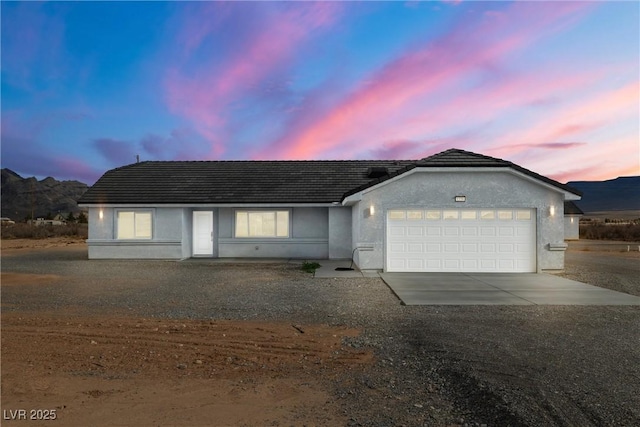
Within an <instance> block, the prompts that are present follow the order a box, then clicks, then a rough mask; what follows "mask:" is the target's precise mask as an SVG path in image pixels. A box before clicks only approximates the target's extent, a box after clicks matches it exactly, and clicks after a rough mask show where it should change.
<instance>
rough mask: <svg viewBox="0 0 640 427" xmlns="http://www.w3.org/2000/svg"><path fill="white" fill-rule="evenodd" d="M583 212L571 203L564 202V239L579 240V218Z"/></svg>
mask: <svg viewBox="0 0 640 427" xmlns="http://www.w3.org/2000/svg"><path fill="white" fill-rule="evenodd" d="M582 215H584V212H582V209H580V208H579V207H578V205H576V204H575V203H573V202H564V239H565V240H578V239H580V218H582Z"/></svg>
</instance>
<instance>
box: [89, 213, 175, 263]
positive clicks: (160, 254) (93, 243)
mask: <svg viewBox="0 0 640 427" xmlns="http://www.w3.org/2000/svg"><path fill="white" fill-rule="evenodd" d="M100 211H102V218H100ZM118 211H151V214H152V238H151V239H127V240H118V239H116V230H117V224H116V218H117V212H118ZM182 230H183V209H181V208H157V207H152V208H147V207H144V208H141V207H135V208H133V207H109V208H89V239H88V240H87V245H88V255H89V258H90V259H113V258H125V259H127V258H129V259H181V258H182V257H183V247H182Z"/></svg>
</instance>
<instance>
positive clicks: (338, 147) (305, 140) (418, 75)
mask: <svg viewBox="0 0 640 427" xmlns="http://www.w3.org/2000/svg"><path fill="white" fill-rule="evenodd" d="M582 8H584V5H577V4H565V3H563V4H555V3H554V4H552V5H547V4H539V3H537V4H535V7H533V6H531V5H530V4H529V3H516V4H513V5H512V6H511V7H510V9H509V10H508V12H507V13H497V14H487V15H485V17H484V19H483V20H481V21H480V23H476V22H474V21H470V22H467V21H465V22H463V23H461V24H460V25H458V26H457V27H456V28H454V29H453V30H452V31H450V33H449V34H448V35H446V36H445V37H443V38H441V39H440V40H438V41H436V42H435V43H433V44H430V45H428V46H425V47H421V48H418V49H415V50H413V51H410V52H407V53H405V54H404V55H401V56H400V57H398V58H397V59H396V60H394V61H392V62H390V63H388V64H387V65H386V66H385V67H383V68H382V69H380V70H379V71H377V72H375V73H374V74H373V75H372V76H371V78H369V79H368V80H367V81H366V82H364V83H363V84H361V85H360V86H359V87H358V88H357V89H356V90H354V91H353V92H352V93H351V94H350V95H348V96H347V97H345V98H344V99H343V100H342V101H341V102H339V103H338V104H337V105H335V106H334V107H333V108H332V109H330V110H329V111H327V112H326V113H325V114H324V115H322V116H320V117H317V118H315V120H307V122H309V124H308V125H307V126H305V127H303V128H300V129H295V130H294V131H293V132H290V133H288V134H286V135H284V136H283V137H282V138H281V139H279V140H278V141H276V142H274V143H273V144H271V145H270V146H269V147H267V148H266V149H265V150H263V151H262V152H260V153H258V155H257V157H259V158H290V159H304V158H317V157H319V156H321V155H326V154H328V153H329V154H333V153H335V152H340V153H343V154H344V155H347V156H348V155H349V154H351V153H354V152H356V151H359V150H360V148H359V147H358V144H360V143H362V142H363V141H366V143H367V144H370V143H371V142H372V140H374V141H380V140H394V139H403V138H407V137H411V133H409V132H407V131H406V130H405V129H404V128H403V126H402V125H404V124H407V122H406V118H404V117H403V115H405V116H406V115H407V111H416V109H419V108H422V111H425V113H424V114H427V113H429V112H437V110H438V107H437V106H435V105H428V104H429V102H435V101H430V100H431V99H436V98H437V99H440V98H444V96H445V95H446V93H447V91H448V90H455V89H456V87H457V86H458V85H460V84H464V83H465V82H467V81H469V80H470V79H473V78H475V77H476V76H477V75H478V73H482V71H483V70H484V69H485V68H487V67H492V66H493V64H494V63H496V62H500V61H502V60H504V58H505V57H507V56H508V55H510V54H513V53H514V52H516V51H518V50H521V49H524V48H525V47H527V46H529V45H530V44H531V43H533V42H534V41H535V40H537V39H538V38H540V37H541V34H547V33H548V31H546V29H547V28H548V27H550V26H551V27H555V28H559V27H560V25H559V23H561V22H562V21H563V20H571V19H573V14H575V13H576V12H578V11H580V10H581V9H582ZM543 30H544V31H543ZM468 34H473V38H472V39H471V40H470V39H469V37H468ZM425 103H426V104H427V106H426V109H425V106H424V104H425ZM413 116H414V118H415V116H416V115H415V113H413ZM415 127H417V128H418V129H416V131H419V132H421V133H422V134H423V135H424V133H425V132H429V130H430V129H429V128H428V127H427V126H425V124H424V123H419V124H418V126H414V128H415ZM430 134H433V133H431V132H430ZM436 135H437V134H436Z"/></svg>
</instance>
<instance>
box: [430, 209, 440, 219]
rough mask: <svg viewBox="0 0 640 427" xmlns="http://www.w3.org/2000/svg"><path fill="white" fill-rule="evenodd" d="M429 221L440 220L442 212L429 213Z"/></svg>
mask: <svg viewBox="0 0 640 427" xmlns="http://www.w3.org/2000/svg"><path fill="white" fill-rule="evenodd" d="M427 219H440V211H427Z"/></svg>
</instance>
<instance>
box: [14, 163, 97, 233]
mask: <svg viewBox="0 0 640 427" xmlns="http://www.w3.org/2000/svg"><path fill="white" fill-rule="evenodd" d="M87 188H88V187H87V184H83V183H82V182H78V181H58V180H56V179H54V178H51V177H48V178H45V179H43V180H42V181H38V180H37V179H36V178H34V177H31V178H22V177H21V176H20V175H18V174H17V173H15V172H14V171H12V170H10V169H6V168H5V169H2V187H1V189H2V191H1V193H2V201H1V203H2V216H3V217H9V218H11V219H13V220H15V221H22V220H24V219H25V218H27V217H29V218H30V217H31V211H32V209H33V214H34V217H36V218H37V217H44V216H46V215H47V214H49V213H50V214H52V215H56V214H57V213H58V212H61V213H64V214H68V213H69V212H73V213H74V214H77V213H78V212H80V208H79V207H78V203H77V201H78V199H80V196H82V195H83V194H84V192H85V191H87Z"/></svg>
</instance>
